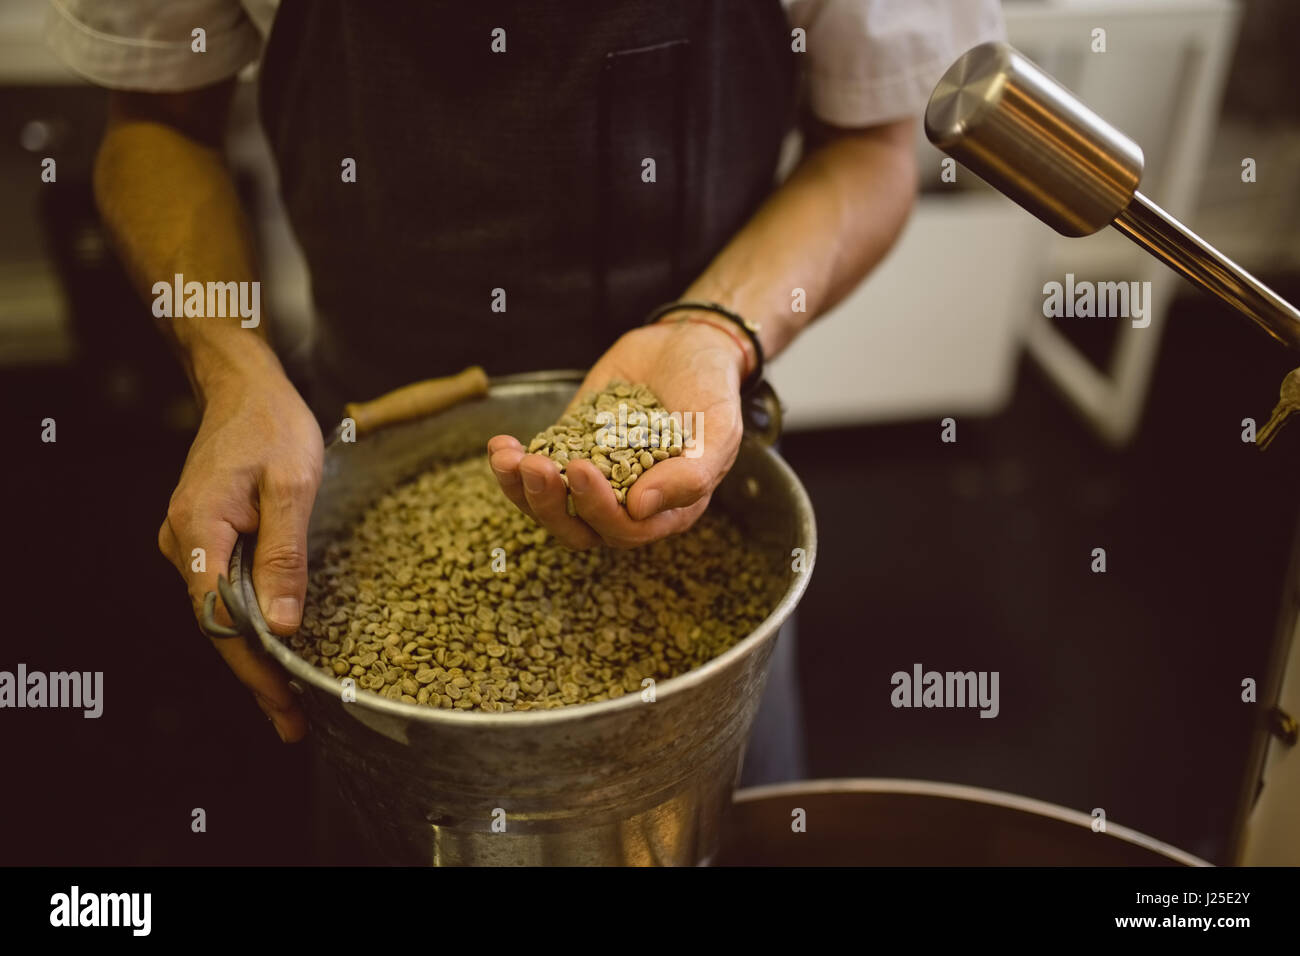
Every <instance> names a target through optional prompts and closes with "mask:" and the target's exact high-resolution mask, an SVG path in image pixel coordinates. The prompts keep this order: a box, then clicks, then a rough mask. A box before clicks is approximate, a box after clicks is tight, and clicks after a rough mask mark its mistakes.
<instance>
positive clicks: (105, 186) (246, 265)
mask: <svg viewBox="0 0 1300 956" xmlns="http://www.w3.org/2000/svg"><path fill="white" fill-rule="evenodd" d="M234 88H235V80H234V79H233V78H231V79H230V80H227V81H225V82H222V83H218V84H216V85H214V86H209V87H205V88H204V89H201V90H195V91H193V92H188V93H131V92H118V91H113V92H110V93H109V107H108V126H107V129H106V131H105V134H104V140H103V142H102V143H101V144H100V147H99V152H98V154H97V155H96V157H95V172H94V185H95V199H96V202H97V203H98V205H99V211H100V215H101V216H102V218H103V220H104V224H105V226H106V227H107V228H108V231H109V234H110V235H111V236H112V238H113V242H114V245H115V246H116V248H117V252H118V256H119V258H120V259H121V260H122V263H123V265H124V267H125V268H126V271H127V274H128V275H129V276H130V278H131V281H132V284H133V285H134V286H135V288H136V290H137V291H138V292H139V293H140V295H141V297H142V298H144V299H146V300H148V299H150V298H152V291H151V289H152V286H153V284H154V283H155V282H158V281H167V282H170V281H171V280H172V277H173V276H174V275H176V274H178V273H179V274H181V275H183V276H185V281H187V282H188V281H196V282H203V283H206V282H208V281H221V282H232V281H233V282H251V281H253V280H255V279H256V278H257V275H256V267H255V264H254V257H253V247H252V241H251V239H250V230H249V226H248V221H247V219H246V217H245V216H244V213H243V210H242V208H241V207H240V204H239V197H238V195H237V193H236V190H235V184H234V181H233V180H232V178H231V176H230V172H229V170H228V169H227V167H226V164H225V161H224V158H223V156H222V152H221V147H222V142H223V140H224V137H225V128H226V121H227V118H228V116H229V112H230V99H231V96H232V94H233V92H234ZM174 311H175V312H181V311H183V310H181V309H179V308H177V309H174ZM157 322H158V325H159V328H160V329H161V331H162V332H163V334H164V335H165V336H167V338H168V339H169V340H170V341H171V342H172V343H173V344H174V345H175V346H176V348H177V351H178V354H179V356H180V359H181V362H182V363H183V364H184V366H185V369H186V371H187V372H188V373H189V375H190V381H191V383H192V384H193V385H194V388H195V392H196V395H197V397H198V399H199V401H200V402H204V401H206V392H207V390H208V389H209V388H211V387H212V384H213V382H212V379H213V378H214V377H216V378H220V377H221V375H222V374H223V373H225V372H228V371H230V370H231V369H233V368H235V367H238V366H240V365H242V364H245V363H249V362H251V363H253V364H254V365H255V366H256V365H266V364H269V363H268V359H269V360H271V361H274V356H273V355H271V352H270V349H269V348H267V347H266V343H265V337H264V336H265V333H264V331H263V329H262V327H261V326H260V325H259V327H258V329H257V333H258V334H257V335H256V336H254V335H249V334H247V330H245V329H242V328H240V325H239V319H238V318H237V317H236V318H227V319H220V318H217V319H209V318H186V317H185V316H184V315H177V317H176V318H161V319H158V320H157Z"/></svg>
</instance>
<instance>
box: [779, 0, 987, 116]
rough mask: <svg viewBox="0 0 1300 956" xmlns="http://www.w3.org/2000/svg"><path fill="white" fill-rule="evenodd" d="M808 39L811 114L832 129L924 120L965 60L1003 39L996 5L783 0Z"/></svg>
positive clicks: (960, 0) (979, 1) (954, 0)
mask: <svg viewBox="0 0 1300 956" xmlns="http://www.w3.org/2000/svg"><path fill="white" fill-rule="evenodd" d="M784 2H785V4H786V12H787V15H788V17H789V20H790V25H791V27H792V28H793V27H802V28H803V29H804V31H805V33H806V42H807V52H806V54H805V55H806V56H807V57H808V62H807V64H806V66H807V90H808V97H809V106H810V108H811V109H812V112H813V114H814V115H815V116H816V117H817V118H818V119H820V120H822V121H824V122H826V123H830V124H831V125H834V126H842V127H846V128H856V127H862V126H873V125H876V124H878V123H885V122H889V121H891V120H897V119H902V118H904V117H908V116H920V115H921V113H922V112H923V111H924V110H925V104H926V103H927V102H928V101H929V99H930V93H931V92H932V91H933V90H934V86H935V84H936V83H938V82H939V78H940V77H941V76H943V74H944V72H945V71H946V70H947V69H948V67H949V66H951V65H952V63H953V61H954V60H956V59H957V57H958V56H960V55H961V54H962V53H965V52H966V51H967V50H969V49H970V48H971V47H973V46H975V45H976V44H979V43H983V42H985V41H987V40H1001V39H1004V38H1005V31H1004V27H1003V24H1002V8H1001V5H1000V4H999V2H998V0H784Z"/></svg>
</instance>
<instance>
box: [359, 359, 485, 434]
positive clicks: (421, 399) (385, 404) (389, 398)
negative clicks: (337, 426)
mask: <svg viewBox="0 0 1300 956" xmlns="http://www.w3.org/2000/svg"><path fill="white" fill-rule="evenodd" d="M487 390H488V377H487V373H486V372H484V371H483V369H482V368H480V367H479V366H477V365H471V366H470V367H469V368H467V369H465V371H463V372H461V373H459V374H457V375H448V376H447V377H446V378H431V379H429V380H427V381H424V382H416V383H415V384H413V385H403V386H402V387H401V388H398V389H394V390H393V391H391V392H389V393H387V394H386V395H380V396H379V397H378V398H374V399H371V400H370V401H368V402H348V404H346V405H344V406H343V415H344V417H346V418H350V419H352V420H353V421H354V422H356V427H357V437H358V438H360V437H361V436H362V435H366V434H369V433H370V432H373V431H375V430H377V429H380V428H385V427H387V426H389V425H396V424H398V423H400V422H409V421H411V420H412V419H415V418H424V417H425V416H428V415H433V414H436V413H437V412H440V411H442V410H443V409H447V408H451V407H452V406H453V405H459V404H460V403H461V402H463V401H465V400H466V399H470V398H480V397H481V396H483V395H486V394H487Z"/></svg>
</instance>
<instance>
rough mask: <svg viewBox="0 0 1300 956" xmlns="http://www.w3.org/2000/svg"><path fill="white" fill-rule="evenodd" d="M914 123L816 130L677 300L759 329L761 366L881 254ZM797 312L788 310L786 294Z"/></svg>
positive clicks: (906, 192) (908, 198)
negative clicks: (797, 296)
mask: <svg viewBox="0 0 1300 956" xmlns="http://www.w3.org/2000/svg"><path fill="white" fill-rule="evenodd" d="M915 132H916V123H915V120H911V119H906V120H900V121H898V122H894V123H889V124H886V125H883V126H875V127H871V128H869V129H864V130H837V129H834V128H831V127H827V126H824V125H818V126H816V127H815V128H814V129H813V130H812V131H811V132H810V135H809V139H810V143H809V145H810V147H811V149H810V151H809V152H808V153H807V154H806V156H805V157H804V159H803V161H802V162H801V163H800V164H799V166H798V167H797V168H796V169H795V171H794V172H793V173H792V174H791V176H790V178H789V179H787V180H786V182H785V183H784V184H783V185H782V186H781V188H780V189H778V190H777V191H776V192H775V193H774V194H773V195H772V196H771V197H770V198H769V199H768V201H767V202H766V203H765V204H764V205H763V207H762V208H761V209H760V210H759V212H758V214H757V215H755V216H754V218H753V219H751V220H750V221H749V223H748V224H746V226H745V227H744V228H743V229H742V230H741V231H740V232H739V233H737V234H736V236H735V238H733V239H732V240H731V242H730V243H728V244H727V246H726V247H725V248H724V249H723V250H722V252H721V253H719V254H718V256H717V258H715V259H714V260H713V262H712V263H711V264H710V265H709V267H708V268H707V269H705V270H704V273H703V274H702V275H701V276H700V277H699V278H698V279H697V280H696V281H695V282H694V283H692V285H691V287H690V288H689V289H687V290H686V293H685V294H684V295H683V296H682V298H684V299H703V300H705V301H710V302H719V303H722V304H724V305H726V306H728V307H729V308H730V309H732V310H733V311H735V312H738V313H740V314H741V315H742V316H744V317H745V318H747V319H749V320H751V321H754V322H757V323H758V324H759V326H760V328H761V331H760V333H759V339H760V341H761V342H762V343H763V350H764V352H765V353H766V354H767V356H768V357H769V358H770V357H772V356H775V355H777V354H778V353H780V352H781V350H782V349H784V348H785V347H786V346H787V345H789V344H790V342H791V341H792V340H793V339H794V337H795V336H796V335H798V334H799V332H800V330H801V329H802V328H803V327H804V326H805V325H806V324H807V323H809V322H811V321H812V320H813V319H815V318H816V317H817V316H819V315H821V314H823V313H825V312H826V311H827V310H829V309H830V308H831V307H832V306H834V305H835V304H836V303H837V302H839V301H840V300H841V299H842V298H844V296H846V295H847V294H848V293H850V292H852V291H853V289H854V288H855V287H856V286H857V284H858V283H859V282H861V281H862V278H863V277H864V276H865V275H866V274H867V273H868V272H870V271H871V270H872V269H873V268H874V267H875V266H876V264H877V263H878V262H879V261H880V260H881V259H882V258H884V256H885V253H887V252H888V251H889V248H890V246H892V245H893V244H894V240H895V239H897V238H898V234H899V232H900V231H901V230H902V228H903V224H904V223H905V222H906V221H907V217H908V214H909V213H910V212H911V209H912V203H913V201H914V199H915V196H916V186H917V181H916V179H917V177H916V161H915V155H914V153H913V145H914V140H913V138H914V136H915ZM796 288H798V289H803V290H804V292H805V293H806V295H807V299H806V307H807V311H806V312H795V311H794V310H793V308H792V303H793V298H792V293H793V291H794V290H795V289H796Z"/></svg>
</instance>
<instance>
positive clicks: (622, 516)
mask: <svg viewBox="0 0 1300 956" xmlns="http://www.w3.org/2000/svg"><path fill="white" fill-rule="evenodd" d="M640 483H641V482H640V480H638V481H637V482H636V484H634V485H633V486H632V489H633V490H635V489H636V486H637V485H639V484H640ZM569 487H570V488H571V489H572V490H573V501H574V505H575V507H576V509H577V512H578V514H579V515H581V516H582V519H583V521H585V522H586V523H587V524H588V525H590V526H591V528H592V530H593V531H595V532H596V533H597V534H599V535H600V537H601V540H603V541H604V542H605V543H606V544H607V545H609V546H611V547H615V548H635V547H638V546H640V545H643V544H648V543H649V542H651V541H657V540H658V539H660V538H666V537H668V536H669V535H673V534H677V533H678V532H680V531H685V530H686V529H687V528H688V527H690V526H691V524H692V523H693V522H694V521H695V519H696V518H698V517H699V516H700V513H701V512H702V511H703V510H704V508H705V506H706V505H707V504H708V497H707V495H706V496H705V497H704V498H703V499H702V500H700V501H697V502H695V503H694V504H693V505H692V506H691V507H689V508H678V509H674V510H671V511H662V512H659V513H657V514H655V515H653V516H652V517H650V518H649V519H647V520H645V521H635V520H633V519H632V518H631V517H629V516H628V514H627V512H626V511H624V510H623V508H622V506H620V505H619V503H618V501H617V500H616V499H615V498H614V495H613V493H612V491H611V489H610V487H609V482H607V481H606V480H605V478H604V476H603V475H601V473H600V472H599V471H597V470H596V467H595V466H594V465H592V464H591V463H590V462H587V461H575V462H571V463H570V464H569Z"/></svg>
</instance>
